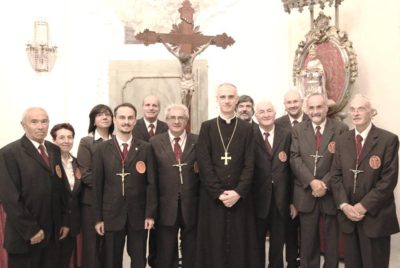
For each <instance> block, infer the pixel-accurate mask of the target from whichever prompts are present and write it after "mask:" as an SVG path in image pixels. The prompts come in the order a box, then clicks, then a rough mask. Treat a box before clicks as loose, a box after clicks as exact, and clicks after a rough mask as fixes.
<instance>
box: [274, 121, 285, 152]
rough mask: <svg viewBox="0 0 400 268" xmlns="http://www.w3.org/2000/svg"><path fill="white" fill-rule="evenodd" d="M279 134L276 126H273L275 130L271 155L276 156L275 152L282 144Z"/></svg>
mask: <svg viewBox="0 0 400 268" xmlns="http://www.w3.org/2000/svg"><path fill="white" fill-rule="evenodd" d="M279 134H280V129H279V127H277V126H276V125H275V130H274V142H273V144H272V155H275V154H276V152H277V150H278V148H279V147H280V144H281V142H282V138H283V137H282V135H279Z"/></svg>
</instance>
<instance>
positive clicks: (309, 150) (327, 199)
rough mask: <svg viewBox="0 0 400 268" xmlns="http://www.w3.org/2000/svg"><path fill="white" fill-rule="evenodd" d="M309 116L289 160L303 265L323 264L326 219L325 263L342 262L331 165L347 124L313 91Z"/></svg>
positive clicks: (294, 138) (298, 128) (295, 131)
mask: <svg viewBox="0 0 400 268" xmlns="http://www.w3.org/2000/svg"><path fill="white" fill-rule="evenodd" d="M306 112H307V113H308V116H309V117H310V120H307V121H303V122H302V123H300V124H297V125H296V126H295V127H294V128H293V134H292V146H291V158H290V164H291V168H292V171H293V172H294V175H295V184H294V197H293V198H294V205H295V207H296V208H297V209H298V211H299V213H300V229H301V237H302V239H301V246H300V257H301V258H300V264H301V267H311V268H319V267H320V243H319V240H320V237H319V224H320V221H322V222H323V227H324V231H323V232H324V235H323V238H324V242H325V243H324V244H325V255H324V259H325V263H324V267H327V268H328V267H337V266H338V263H339V254H338V251H339V247H338V236H339V231H338V224H337V219H336V214H337V208H336V206H335V203H334V201H333V197H332V193H331V184H330V182H331V174H330V172H329V171H330V167H331V163H332V160H333V156H334V154H335V141H336V140H337V138H338V137H339V135H340V134H342V133H343V132H345V131H347V129H348V128H347V126H346V125H344V124H343V123H341V122H338V121H336V120H333V119H330V118H326V114H327V112H328V105H327V100H326V98H325V97H324V96H323V95H321V94H319V93H313V94H311V95H310V96H308V97H307V101H306Z"/></svg>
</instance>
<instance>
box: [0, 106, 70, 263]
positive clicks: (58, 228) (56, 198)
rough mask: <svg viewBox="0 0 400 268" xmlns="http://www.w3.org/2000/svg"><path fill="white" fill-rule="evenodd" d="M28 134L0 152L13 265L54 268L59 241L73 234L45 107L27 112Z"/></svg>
mask: <svg viewBox="0 0 400 268" xmlns="http://www.w3.org/2000/svg"><path fill="white" fill-rule="evenodd" d="M21 125H22V127H23V129H24V131H25V135H24V136H23V137H22V138H21V139H19V140H16V141H15V142H12V143H10V144H8V145H6V146H5V147H3V148H2V149H1V151H0V173H1V176H0V199H1V200H2V202H3V205H4V208H5V211H6V213H7V221H6V227H5V244H4V246H5V248H6V250H7V252H8V267H9V268H14V267H20V268H25V267H37V268H46V267H48V268H54V267H57V266H58V265H59V264H58V263H57V262H58V256H59V246H58V241H59V240H60V239H63V238H65V237H66V236H67V235H68V232H69V228H67V227H66V226H67V225H68V216H67V207H66V203H67V191H66V188H65V187H64V183H66V180H67V178H66V175H65V172H64V169H63V168H62V163H61V154H60V149H59V147H58V146H57V145H54V144H53V143H51V142H49V141H46V140H45V137H46V135H47V133H48V129H49V117H48V115H47V112H46V111H45V110H44V109H43V108H38V107H33V108H29V109H27V110H26V111H25V113H24V115H23V118H22V121H21Z"/></svg>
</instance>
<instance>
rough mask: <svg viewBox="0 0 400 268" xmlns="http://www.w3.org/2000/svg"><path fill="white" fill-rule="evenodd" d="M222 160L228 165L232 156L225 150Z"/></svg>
mask: <svg viewBox="0 0 400 268" xmlns="http://www.w3.org/2000/svg"><path fill="white" fill-rule="evenodd" d="M221 160H224V165H225V166H227V165H228V161H229V160H232V157H231V156H228V152H227V151H225V154H224V156H221Z"/></svg>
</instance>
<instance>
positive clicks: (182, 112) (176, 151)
mask: <svg viewBox="0 0 400 268" xmlns="http://www.w3.org/2000/svg"><path fill="white" fill-rule="evenodd" d="M165 118H166V121H167V123H168V127H169V131H168V132H165V133H162V134H160V135H157V136H155V137H152V138H151V139H150V143H151V146H152V149H153V153H154V157H155V163H156V167H157V168H156V170H157V172H156V177H157V179H158V180H157V181H158V193H159V196H160V201H159V210H158V211H159V212H158V217H157V218H158V221H157V227H156V228H157V247H158V248H157V258H156V266H157V267H165V268H178V231H179V230H180V233H181V235H180V238H181V249H182V251H181V253H182V266H183V267H186V268H190V267H194V259H195V257H196V256H195V255H196V226H197V207H198V195H199V193H198V192H199V175H198V172H199V170H198V166H197V163H196V155H195V148H194V146H195V143H196V141H197V135H195V134H191V133H187V132H186V131H185V128H186V125H187V122H188V120H189V111H188V109H187V108H186V106H184V105H182V104H172V105H169V106H168V107H167V108H166V113H165Z"/></svg>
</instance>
